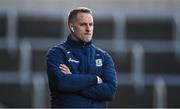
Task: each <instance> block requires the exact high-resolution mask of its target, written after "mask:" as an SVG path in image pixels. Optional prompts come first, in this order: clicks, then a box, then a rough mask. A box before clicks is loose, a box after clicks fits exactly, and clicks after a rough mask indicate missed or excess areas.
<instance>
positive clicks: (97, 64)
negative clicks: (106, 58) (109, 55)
mask: <svg viewBox="0 0 180 109" xmlns="http://www.w3.org/2000/svg"><path fill="white" fill-rule="evenodd" d="M102 65H103V63H102V59H96V66H97V67H101V66H102Z"/></svg>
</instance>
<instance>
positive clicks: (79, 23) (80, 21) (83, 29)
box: [73, 12, 94, 42]
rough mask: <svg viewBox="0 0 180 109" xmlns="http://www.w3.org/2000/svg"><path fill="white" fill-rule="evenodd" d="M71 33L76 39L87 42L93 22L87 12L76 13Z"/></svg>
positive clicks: (91, 33)
mask: <svg viewBox="0 0 180 109" xmlns="http://www.w3.org/2000/svg"><path fill="white" fill-rule="evenodd" d="M73 28H74V32H73V35H74V37H75V39H76V40H78V41H82V42H89V41H91V39H92V35H93V28H94V22H93V17H92V15H91V14H89V13H82V12H80V13H78V14H77V16H76V19H75V20H74V23H73Z"/></svg>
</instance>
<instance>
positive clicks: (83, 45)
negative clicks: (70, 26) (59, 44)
mask: <svg viewBox="0 0 180 109" xmlns="http://www.w3.org/2000/svg"><path fill="white" fill-rule="evenodd" d="M66 43H67V44H69V45H70V46H72V47H74V48H87V47H89V46H90V45H91V44H92V41H90V42H80V41H75V40H74V39H73V38H72V36H71V34H70V35H69V36H68V37H67V40H66Z"/></svg>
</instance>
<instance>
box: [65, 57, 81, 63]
mask: <svg viewBox="0 0 180 109" xmlns="http://www.w3.org/2000/svg"><path fill="white" fill-rule="evenodd" d="M68 62H74V63H80V62H79V61H77V60H74V59H72V58H69V59H68Z"/></svg>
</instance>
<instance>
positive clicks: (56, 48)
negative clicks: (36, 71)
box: [48, 43, 64, 53]
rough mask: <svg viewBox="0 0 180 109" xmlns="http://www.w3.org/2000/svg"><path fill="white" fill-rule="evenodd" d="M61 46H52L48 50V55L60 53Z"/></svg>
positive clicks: (58, 44) (61, 44) (59, 44)
mask: <svg viewBox="0 0 180 109" xmlns="http://www.w3.org/2000/svg"><path fill="white" fill-rule="evenodd" d="M63 44H64V43H57V44H55V45H53V46H52V47H51V48H49V50H48V53H50V52H57V51H60V50H61V49H62V48H63Z"/></svg>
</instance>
